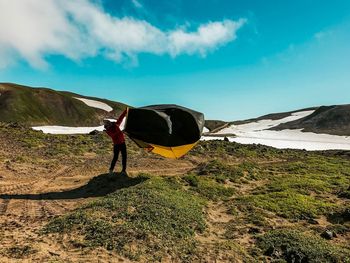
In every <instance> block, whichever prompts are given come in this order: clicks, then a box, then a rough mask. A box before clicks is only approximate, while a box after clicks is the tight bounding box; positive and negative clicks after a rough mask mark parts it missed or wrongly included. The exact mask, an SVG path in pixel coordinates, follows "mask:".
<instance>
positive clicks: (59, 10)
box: [0, 0, 245, 68]
mask: <svg viewBox="0 0 350 263" xmlns="http://www.w3.org/2000/svg"><path fill="white" fill-rule="evenodd" d="M133 3H134V4H135V6H136V5H137V3H138V4H140V3H139V2H138V1H136V0H133ZM244 23H245V20H244V19H240V20H238V21H233V20H224V21H221V22H209V23H207V24H202V25H200V26H199V27H198V29H197V30H196V31H194V32H188V31H186V29H183V28H176V29H173V30H169V31H164V30H161V29H159V28H157V27H155V26H153V25H151V24H150V23H148V22H147V21H144V20H138V19H135V18H132V17H122V18H119V17H115V16H112V15H110V14H108V13H107V12H105V11H104V10H103V8H102V7H101V6H98V5H97V4H94V3H92V2H91V1H89V0H76V1H70V0H45V1H42V0H11V1H8V0H0V55H1V57H2V58H5V59H2V61H1V62H0V67H5V66H8V65H9V64H10V63H13V61H15V60H16V59H24V60H26V61H27V62H28V63H30V64H31V65H32V66H33V67H37V68H44V67H46V66H47V63H46V60H45V57H46V56H49V55H56V54H57V55H62V56H65V57H67V58H69V59H72V60H80V59H83V58H87V57H94V56H97V55H102V56H104V57H106V58H107V59H110V60H114V61H116V62H123V61H125V60H134V61H137V55H138V54H139V53H151V54H156V55H163V54H170V55H171V56H173V57H175V56H178V55H180V54H188V55H193V54H200V55H202V56H205V55H206V54H207V53H208V52H210V51H212V50H215V49H216V48H217V47H219V46H222V45H224V44H226V43H228V42H230V41H233V40H235V39H236V32H237V30H238V29H239V28H240V27H242V26H243V24H244Z"/></svg>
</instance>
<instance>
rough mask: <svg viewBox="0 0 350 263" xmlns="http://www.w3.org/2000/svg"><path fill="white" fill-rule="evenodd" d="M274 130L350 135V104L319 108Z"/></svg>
mask: <svg viewBox="0 0 350 263" xmlns="http://www.w3.org/2000/svg"><path fill="white" fill-rule="evenodd" d="M272 129H274V130H284V129H303V131H305V132H314V133H327V134H334V135H347V136H349V135H350V104H348V105H337V106H322V107H319V108H318V109H317V110H316V111H315V112H314V113H313V114H311V115H309V116H306V117H305V118H302V119H299V120H296V121H292V122H288V123H283V124H280V125H278V126H277V127H274V128H272Z"/></svg>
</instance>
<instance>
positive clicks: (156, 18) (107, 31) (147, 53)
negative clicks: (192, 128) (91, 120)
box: [0, 0, 350, 120]
mask: <svg viewBox="0 0 350 263" xmlns="http://www.w3.org/2000/svg"><path fill="white" fill-rule="evenodd" d="M38 14H39V15H38ZM349 43H350V1H348V0H333V1H311V0H295V1H281V0H266V1H261V0H255V1H253V0H241V1H234V0H206V1H199V0H192V1H186V0H172V1H160V0H119V1H118V0H101V1H88V0H77V1H68V0H57V1H54V0H48V1H45V2H43V1H41V0H13V1H11V2H9V1H6V0H0V58H1V61H0V81H1V82H15V83H20V84H24V85H31V86H45V87H51V88H54V89H58V90H69V91H73V92H76V93H80V94H84V95H90V96H97V97H104V98H108V99H111V100H116V101H121V102H124V103H128V104H130V105H133V106H144V105H150V104H163V103H176V104H181V105H184V106H187V107H190V108H193V109H196V110H198V111H202V112H203V113H205V115H206V118H207V119H223V120H237V119H245V118H250V117H255V116H259V115H263V114H266V113H271V112H280V111H288V110H294V109H299V108H304V107H310V106H317V105H330V104H345V103H350V84H349V83H350V74H349V69H350V45H349Z"/></svg>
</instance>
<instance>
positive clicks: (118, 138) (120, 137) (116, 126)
mask: <svg viewBox="0 0 350 263" xmlns="http://www.w3.org/2000/svg"><path fill="white" fill-rule="evenodd" d="M127 111H128V109H126V110H125V111H124V112H123V113H122V114H121V115H120V116H119V118H118V120H117V122H111V121H110V120H104V128H105V132H106V133H107V134H108V136H109V137H111V138H112V141H113V153H114V156H113V159H112V162H111V166H110V168H109V173H110V174H112V173H113V170H114V167H115V164H116V162H117V161H118V157H119V152H121V154H122V167H123V168H122V171H121V173H126V158H127V153H126V145H125V138H124V133H123V132H122V131H121V129H120V124H121V123H122V121H123V119H124V117H125V116H126V114H127Z"/></svg>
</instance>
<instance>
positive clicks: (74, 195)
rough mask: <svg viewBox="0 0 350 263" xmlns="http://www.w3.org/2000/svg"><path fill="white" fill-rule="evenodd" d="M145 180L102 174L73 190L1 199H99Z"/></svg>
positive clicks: (1, 196)
mask: <svg viewBox="0 0 350 263" xmlns="http://www.w3.org/2000/svg"><path fill="white" fill-rule="evenodd" d="M145 180H147V178H142V177H135V178H133V177H129V176H127V175H124V174H116V173H115V174H112V175H110V174H101V175H99V176H96V177H94V178H92V179H91V180H90V181H89V182H88V183H87V184H86V185H83V186H81V187H79V188H76V189H72V190H67V191H63V192H49V193H42V194H2V195H0V199H27V200H60V199H79V198H88V197H99V196H105V195H107V194H109V193H112V192H115V191H116V190H118V189H122V188H127V187H130V186H134V185H137V184H139V183H142V182H143V181H145Z"/></svg>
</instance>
